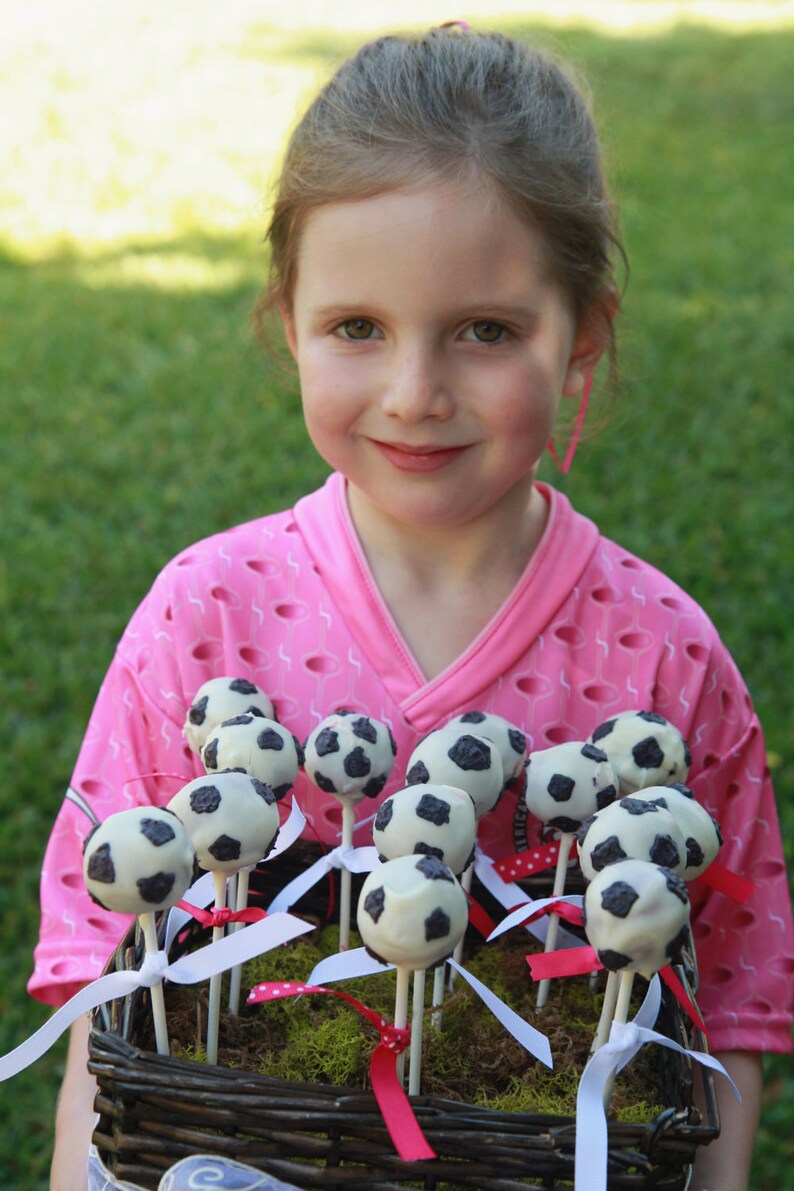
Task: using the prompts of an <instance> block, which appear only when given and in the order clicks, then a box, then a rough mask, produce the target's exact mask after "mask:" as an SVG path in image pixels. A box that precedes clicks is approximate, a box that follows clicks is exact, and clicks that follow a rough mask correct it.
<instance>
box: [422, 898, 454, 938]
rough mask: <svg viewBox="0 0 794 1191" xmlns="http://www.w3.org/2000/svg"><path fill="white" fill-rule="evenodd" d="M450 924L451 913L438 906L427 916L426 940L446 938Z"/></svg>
mask: <svg viewBox="0 0 794 1191" xmlns="http://www.w3.org/2000/svg"><path fill="white" fill-rule="evenodd" d="M450 926H451V923H450V921H449V914H446V913H445V912H444V911H443V910H442V909H441V907H440V906H437V907H436V909H435V910H433V913H432V914H428V916H427V918H425V940H426V941H427V942H428V943H429V942H431V940H432V939H446V937H447V935H448V934H449V928H450Z"/></svg>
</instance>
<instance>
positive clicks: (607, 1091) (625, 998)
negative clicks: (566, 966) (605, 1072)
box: [604, 972, 634, 1113]
mask: <svg viewBox="0 0 794 1191" xmlns="http://www.w3.org/2000/svg"><path fill="white" fill-rule="evenodd" d="M633 985H634V973H633V972H621V973H620V976H619V982H618V993H617V999H616V1002H615V1015H614V1017H613V1018H612V1020H613V1021H617V1022H621V1023H623V1022H627V1021H628V1019H629V1005H630V1004H631V990H632V987H633ZM614 1086H615V1072H614V1071H613V1072H612V1074H611V1075H610V1076H609V1078H608V1079H607V1080H606V1082H605V1083H604V1112H605V1113H606V1112H609V1102H610V1100H611V1099H612V1089H613V1088H614Z"/></svg>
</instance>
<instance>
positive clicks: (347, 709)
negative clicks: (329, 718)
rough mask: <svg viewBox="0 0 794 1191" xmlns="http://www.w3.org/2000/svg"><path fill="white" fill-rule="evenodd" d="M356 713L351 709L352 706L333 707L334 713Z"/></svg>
mask: <svg viewBox="0 0 794 1191" xmlns="http://www.w3.org/2000/svg"><path fill="white" fill-rule="evenodd" d="M356 714H357V713H356V712H355V711H353V709H352V707H335V708H334V715H342V716H347V715H356Z"/></svg>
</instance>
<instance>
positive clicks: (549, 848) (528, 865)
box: [494, 840, 576, 881]
mask: <svg viewBox="0 0 794 1191" xmlns="http://www.w3.org/2000/svg"><path fill="white" fill-rule="evenodd" d="M559 854H560V841H559V840H552V842H551V843H549V844H539V845H538V846H537V848H527V850H526V851H525V852H516V853H515V855H513V856H505V857H504V858H503V859H502V860H495V861H494V869H495V871H496V872H497V873H498V874H499V876H500V877H501V878H502V880H503V881H520V880H521V878H522V877H529V876H531V875H532V873H543V872H546V870H547V869H550V868H554V866H555V865H556V863H557V857H558V856H559ZM575 857H576V841H575V840H574V842H573V843H572V845H571V852H570V859H571V860H573V859H575Z"/></svg>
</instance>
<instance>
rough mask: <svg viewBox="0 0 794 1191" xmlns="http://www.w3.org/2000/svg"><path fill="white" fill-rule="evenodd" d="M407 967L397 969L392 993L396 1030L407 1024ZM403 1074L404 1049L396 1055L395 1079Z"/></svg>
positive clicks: (408, 973) (408, 972) (403, 1027)
mask: <svg viewBox="0 0 794 1191" xmlns="http://www.w3.org/2000/svg"><path fill="white" fill-rule="evenodd" d="M410 974H411V973H410V971H409V970H408V968H398V969H397V988H396V991H395V994H394V1024H395V1026H396V1027H397V1029H398V1030H404V1029H405V1027H406V1026H407V1025H408V978H409V976H410ZM404 1076H405V1051H403V1052H402V1054H401V1055H398V1056H397V1079H398V1081H399V1083H400V1084H402V1082H403V1078H404Z"/></svg>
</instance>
